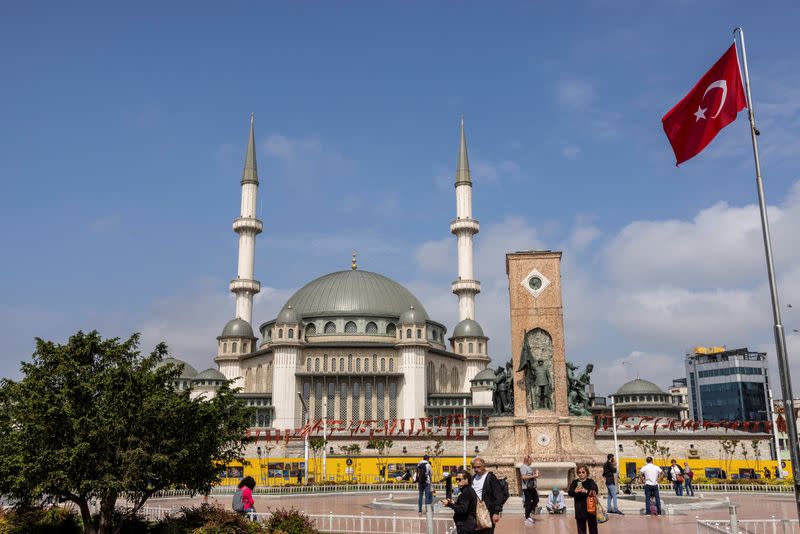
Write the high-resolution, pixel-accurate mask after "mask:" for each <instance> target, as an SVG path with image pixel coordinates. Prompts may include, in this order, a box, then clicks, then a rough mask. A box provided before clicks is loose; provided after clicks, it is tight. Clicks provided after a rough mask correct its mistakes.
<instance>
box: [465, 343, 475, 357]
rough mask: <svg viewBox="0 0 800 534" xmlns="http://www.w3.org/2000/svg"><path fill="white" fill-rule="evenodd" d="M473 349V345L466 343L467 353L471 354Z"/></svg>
mask: <svg viewBox="0 0 800 534" xmlns="http://www.w3.org/2000/svg"><path fill="white" fill-rule="evenodd" d="M474 348H475V345H473V344H472V343H467V352H469V353H470V354H472V352H473V349H474Z"/></svg>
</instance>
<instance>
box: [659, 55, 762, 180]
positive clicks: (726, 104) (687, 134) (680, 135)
mask: <svg viewBox="0 0 800 534" xmlns="http://www.w3.org/2000/svg"><path fill="white" fill-rule="evenodd" d="M746 107H747V103H746V100H745V96H744V87H743V86H742V77H741V74H740V73H739V58H738V57H737V55H736V45H735V44H733V45H731V47H730V48H729V49H728V51H727V52H725V53H724V54H723V55H722V57H721V58H720V59H719V60H718V61H717V62H716V63H715V64H714V66H713V67H711V69H710V70H709V71H708V72H706V73H705V75H704V76H703V77H702V78H700V81H699V82H697V85H695V86H694V87H693V88H692V90H691V91H689V94H687V95H686V96H685V97H683V100H681V101H680V102H678V103H677V104H676V105H675V107H674V108H672V109H671V110H669V111H668V112H667V114H666V115H664V118H663V119H661V123H662V124H663V125H664V132H665V133H666V134H667V137H668V138H669V142H670V144H671V145H672V150H673V151H674V152H675V160H676V163H675V164H676V165H680V164H681V163H683V162H684V161H687V160H690V159H692V158H693V157H695V156H696V155H697V154H699V153H700V152H701V151H702V150H703V149H704V148H705V147H706V146H708V144H709V143H710V142H711V141H712V140H713V139H714V137H716V135H717V134H718V133H719V131H720V130H722V129H723V128H724V127H726V126H727V125H729V124H730V123H732V122H733V121H735V120H736V114H737V113H739V112H740V111H741V110H743V109H744V108H746Z"/></svg>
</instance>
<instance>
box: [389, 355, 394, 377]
mask: <svg viewBox="0 0 800 534" xmlns="http://www.w3.org/2000/svg"><path fill="white" fill-rule="evenodd" d="M392 371H394V358H389V372H390V373H391V372H392Z"/></svg>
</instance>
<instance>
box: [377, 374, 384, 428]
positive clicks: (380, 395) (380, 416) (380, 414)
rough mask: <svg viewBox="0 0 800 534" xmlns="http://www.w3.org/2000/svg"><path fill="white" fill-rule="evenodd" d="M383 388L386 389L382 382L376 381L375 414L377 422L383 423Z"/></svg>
mask: <svg viewBox="0 0 800 534" xmlns="http://www.w3.org/2000/svg"><path fill="white" fill-rule="evenodd" d="M385 390H386V386H385V385H384V383H383V382H378V384H377V385H376V387H375V393H376V394H377V397H378V398H377V401H378V402H377V406H376V408H377V409H378V413H377V416H378V422H379V423H383V420H384V418H385V415H384V413H383V397H384V394H385V393H386V391H385Z"/></svg>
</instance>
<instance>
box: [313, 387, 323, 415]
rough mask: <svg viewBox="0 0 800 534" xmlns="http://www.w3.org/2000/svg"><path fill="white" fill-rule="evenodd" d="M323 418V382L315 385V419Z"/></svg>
mask: <svg viewBox="0 0 800 534" xmlns="http://www.w3.org/2000/svg"><path fill="white" fill-rule="evenodd" d="M321 418H322V382H321V381H319V380H318V381H317V382H316V383H315V384H314V419H321Z"/></svg>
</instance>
